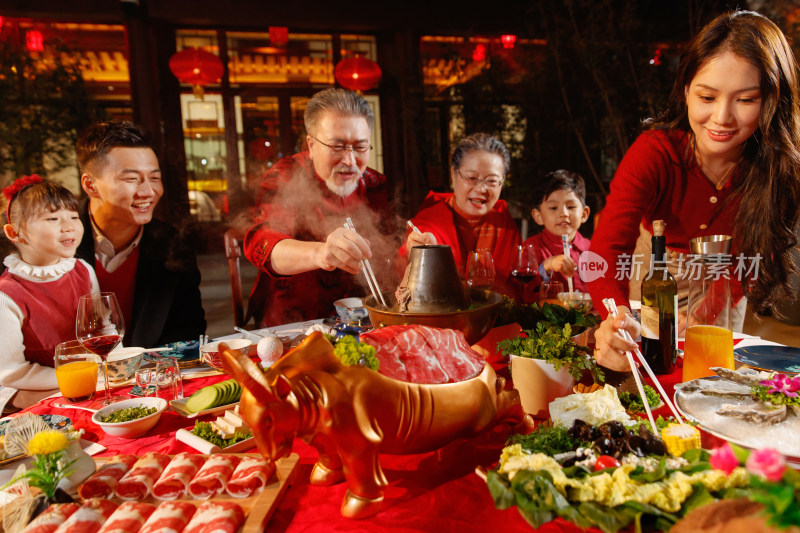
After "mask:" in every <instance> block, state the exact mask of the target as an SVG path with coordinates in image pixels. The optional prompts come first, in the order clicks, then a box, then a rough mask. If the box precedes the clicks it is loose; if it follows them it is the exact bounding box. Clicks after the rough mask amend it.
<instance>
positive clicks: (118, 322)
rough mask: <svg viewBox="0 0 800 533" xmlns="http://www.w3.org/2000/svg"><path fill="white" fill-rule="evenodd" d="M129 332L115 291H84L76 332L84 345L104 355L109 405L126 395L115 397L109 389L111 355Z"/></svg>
mask: <svg viewBox="0 0 800 533" xmlns="http://www.w3.org/2000/svg"><path fill="white" fill-rule="evenodd" d="M124 334H125V320H124V319H123V318H122V309H121V308H120V306H119V302H118V301H117V295H116V294H114V293H113V292H100V293H96V294H84V295H83V296H81V297H80V298H79V299H78V315H77V317H76V319H75V335H76V336H77V337H78V340H79V341H80V343H81V344H83V347H84V348H86V349H87V350H89V351H90V352H92V353H93V354H96V355H98V356H100V358H101V359H102V360H103V373H104V376H105V379H104V380H103V381H104V384H105V389H106V396H105V399H104V400H103V405H109V404H112V403H114V402H118V401H120V400H123V399H125V398H123V397H121V396H111V392H110V391H109V388H108V361H107V357H108V354H109V353H110V352H111V350H113V349H114V348H116V347H117V345H118V344H119V343H120V341H121V340H122V336H123V335H124Z"/></svg>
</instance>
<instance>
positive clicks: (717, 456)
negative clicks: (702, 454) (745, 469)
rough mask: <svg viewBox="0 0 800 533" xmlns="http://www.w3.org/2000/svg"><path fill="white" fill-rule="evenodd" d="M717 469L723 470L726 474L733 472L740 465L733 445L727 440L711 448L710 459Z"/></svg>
mask: <svg viewBox="0 0 800 533" xmlns="http://www.w3.org/2000/svg"><path fill="white" fill-rule="evenodd" d="M708 462H709V463H711V466H713V467H714V468H715V469H717V470H722V471H723V472H725V473H726V474H730V473H731V472H733V469H734V468H736V467H737V466H739V460H738V459H736V455H735V454H734V453H733V449H732V448H731V445H730V444H728V443H727V442H725V443H723V444H722V446H718V447H716V448H714V449H713V450H711V458H710V459H709V461H708Z"/></svg>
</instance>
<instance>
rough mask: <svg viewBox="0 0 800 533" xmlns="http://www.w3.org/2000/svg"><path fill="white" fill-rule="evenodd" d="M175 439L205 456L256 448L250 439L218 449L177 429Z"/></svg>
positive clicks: (253, 439)
mask: <svg viewBox="0 0 800 533" xmlns="http://www.w3.org/2000/svg"><path fill="white" fill-rule="evenodd" d="M175 438H176V439H178V440H179V441H181V442H183V443H185V444H188V445H189V446H191V447H192V448H194V449H195V450H197V451H199V452H200V453H205V454H212V453H219V452H224V453H239V452H246V451H247V450H249V449H251V448H255V446H256V439H255V438H254V437H250V438H249V439H245V440H241V441H239V442H237V443H236V444H234V445H233V446H228V447H227V448H220V447H219V446H217V445H216V444H212V443H210V442H208V441H207V440H205V439H201V438H200V437H198V436H197V435H195V434H194V433H192V432H191V431H189V430H188V429H179V430H178V431H177V432H176V433H175Z"/></svg>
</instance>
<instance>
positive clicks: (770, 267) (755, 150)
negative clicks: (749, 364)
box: [589, 11, 800, 370]
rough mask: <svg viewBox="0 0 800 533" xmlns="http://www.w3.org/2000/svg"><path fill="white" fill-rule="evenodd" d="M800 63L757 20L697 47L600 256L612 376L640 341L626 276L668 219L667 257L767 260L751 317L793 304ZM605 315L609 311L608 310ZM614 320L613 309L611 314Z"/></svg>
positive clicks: (622, 187) (704, 36)
mask: <svg viewBox="0 0 800 533" xmlns="http://www.w3.org/2000/svg"><path fill="white" fill-rule="evenodd" d="M797 72H798V70H797V63H796V62H795V58H794V56H793V54H792V50H791V48H790V47H789V45H788V43H787V42H786V39H785V37H784V36H783V34H782V33H781V31H780V29H779V28H778V27H777V26H776V25H775V24H774V23H772V22H771V21H770V20H769V19H767V18H766V17H764V16H762V15H760V14H758V13H754V12H750V11H733V12H730V13H726V14H723V15H720V16H718V17H717V18H715V19H714V20H713V21H711V22H710V23H709V24H708V25H706V26H705V27H704V28H703V29H702V30H701V31H700V33H699V34H698V35H697V36H696V37H695V38H694V39H693V40H692V42H691V43H690V44H689V46H688V48H687V50H686V52H685V54H684V56H683V58H682V60H681V63H680V66H679V67H678V73H677V77H676V80H675V85H674V87H673V90H672V94H671V96H670V100H669V103H668V107H667V110H666V111H665V113H664V114H663V115H662V116H661V117H660V119H659V120H658V121H656V122H653V123H652V124H651V125H650V129H649V130H648V131H646V132H644V133H643V134H642V135H641V136H640V137H639V138H638V139H637V140H636V142H634V144H633V145H632V146H631V148H630V149H629V150H628V152H627V154H626V155H625V157H624V158H623V160H622V162H621V163H620V165H619V168H618V169H617V173H616V176H615V177H614V180H613V181H612V183H611V192H610V194H609V196H608V199H607V203H606V207H605V209H604V210H603V216H602V217H601V219H600V224H599V226H598V228H597V231H596V232H595V233H594V235H593V237H592V246H591V249H592V251H594V252H596V253H598V254H599V255H601V256H602V257H603V258H604V259H605V260H606V261H607V263H608V265H609V269H608V271H607V272H606V274H605V276H604V277H602V278H600V279H598V280H596V281H594V282H592V283H590V285H589V290H590V292H591V293H592V299H593V301H595V302H598V303H600V302H601V301H602V299H603V298H608V297H613V298H614V299H615V300H616V302H617V305H618V306H619V309H620V315H619V317H618V318H617V319H616V320H612V319H610V318H606V319H605V320H604V321H603V323H602V324H601V326H600V328H599V329H598V331H597V333H596V335H595V337H596V341H597V342H596V349H597V350H596V352H595V356H596V358H597V360H598V362H600V363H601V364H602V365H604V366H606V367H608V368H611V369H614V370H626V369H627V367H628V364H627V360H626V358H625V356H624V352H625V351H628V350H632V349H633V348H634V345H633V344H631V343H629V342H627V341H626V340H625V339H624V338H623V337H622V335H621V333H620V331H619V330H620V329H623V328H624V329H626V330H628V332H629V333H630V334H631V336H632V337H633V338H636V337H637V336H638V334H639V331H640V326H639V324H638V323H637V322H636V321H635V320H634V319H633V318H632V317H631V315H630V310H629V307H628V299H627V296H628V294H627V280H618V279H615V278H616V265H617V263H618V258H619V256H621V255H622V254H632V253H633V251H634V245H635V243H636V239H637V237H638V236H639V226H640V224H641V225H642V226H643V227H644V228H645V229H646V230H647V231H650V232H652V222H653V221H654V220H664V221H666V231H665V235H666V238H667V247H668V248H670V249H672V250H674V251H677V252H685V253H688V244H689V239H691V238H693V237H699V236H703V235H714V234H727V235H733V238H734V241H733V242H734V244H733V247H734V250H735V253H736V254H737V255H738V254H742V255H743V256H744V257H747V258H752V257H756V255H757V254H760V257H761V259H760V264H759V269H758V276H757V277H756V276H753V274H752V272H751V274H750V277H749V278H747V279H745V280H744V281H743V283H742V287H741V289H742V290H743V292H744V295H745V296H746V297H747V299H748V302H749V303H750V305H751V306H752V308H753V309H756V310H760V309H766V308H772V307H773V306H774V304H775V303H776V301H777V300H778V299H780V298H783V297H787V296H789V295H790V289H789V286H788V277H789V274H790V273H792V272H794V270H795V268H794V266H793V263H792V261H791V258H790V256H789V251H790V250H791V249H792V247H794V246H795V245H796V244H797V239H796V237H795V235H794V231H793V230H794V227H795V224H796V222H797V218H798V211H797V206H798V203H800V151H799V150H798V147H799V146H800V108H799V105H798V102H799V100H798V98H799V96H798V80H797ZM598 307H602V306H598ZM602 312H603V313H604V314H605V309H602Z"/></svg>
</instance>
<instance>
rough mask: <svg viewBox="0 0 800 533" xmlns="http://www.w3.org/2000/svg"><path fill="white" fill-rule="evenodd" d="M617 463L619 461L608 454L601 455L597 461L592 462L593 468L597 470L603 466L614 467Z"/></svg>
mask: <svg viewBox="0 0 800 533" xmlns="http://www.w3.org/2000/svg"><path fill="white" fill-rule="evenodd" d="M619 465H620V462H619V461H617V460H616V459H614V458H613V457H611V456H610V455H601V456H599V457H598V458H597V462H596V463H595V464H594V469H595V471H597V470H603V469H604V468H616V467H618V466H619Z"/></svg>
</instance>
